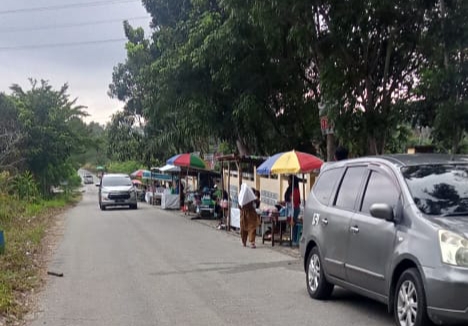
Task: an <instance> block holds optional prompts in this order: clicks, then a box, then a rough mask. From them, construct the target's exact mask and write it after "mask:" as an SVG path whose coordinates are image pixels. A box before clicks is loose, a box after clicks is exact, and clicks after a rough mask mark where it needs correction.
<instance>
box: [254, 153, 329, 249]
mask: <svg viewBox="0 0 468 326" xmlns="http://www.w3.org/2000/svg"><path fill="white" fill-rule="evenodd" d="M322 164H323V161H322V160H321V159H319V158H318V157H316V156H314V155H311V154H307V153H302V152H297V151H294V150H293V151H290V152H281V153H278V154H275V155H273V156H271V157H270V158H269V159H268V160H266V161H265V162H264V163H263V164H262V165H260V166H259V167H258V169H257V173H258V174H259V175H270V174H277V175H284V174H290V175H292V185H291V187H292V189H294V188H295V187H296V186H295V185H296V181H297V179H295V178H297V176H296V175H297V174H302V177H303V181H304V179H305V174H306V173H311V172H313V171H314V170H317V169H319V168H320V167H321V166H322ZM302 184H303V194H304V195H305V182H303V183H302ZM293 203H294V191H292V198H291V205H292V206H291V207H289V206H285V207H282V209H279V210H277V212H270V213H265V214H262V230H264V228H265V225H264V224H265V223H270V224H271V225H272V228H271V230H272V234H271V241H272V245H274V242H275V239H274V237H275V233H276V231H277V226H279V230H278V231H279V236H280V239H279V240H280V242H282V241H283V235H284V234H286V233H287V231H285V228H286V227H289V240H288V241H289V244H290V246H292V243H293V241H297V239H293V227H296V228H297V229H299V228H300V227H301V226H302V225H299V221H294V220H293V212H294V210H295V208H294V207H293V206H294V205H293ZM302 204H303V207H305V200H303V203H302ZM281 222H286V223H281ZM262 237H263V240H265V234H263V235H262Z"/></svg>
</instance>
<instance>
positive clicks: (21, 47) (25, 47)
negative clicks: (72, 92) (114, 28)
mask: <svg viewBox="0 0 468 326" xmlns="http://www.w3.org/2000/svg"><path fill="white" fill-rule="evenodd" d="M123 41H128V40H127V39H126V38H117V39H106V40H96V41H83V42H68V43H49V44H36V45H18V46H4V47H0V52H2V51H16V50H28V49H50V48H61V47H73V46H79V45H94V44H97V45H99V44H106V43H117V42H123Z"/></svg>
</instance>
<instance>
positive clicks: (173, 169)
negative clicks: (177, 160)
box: [158, 164, 180, 172]
mask: <svg viewBox="0 0 468 326" xmlns="http://www.w3.org/2000/svg"><path fill="white" fill-rule="evenodd" d="M158 170H159V171H161V172H180V167H179V166H175V165H172V164H166V165H164V166H163V167H160V168H158Z"/></svg>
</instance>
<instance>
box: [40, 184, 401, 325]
mask: <svg viewBox="0 0 468 326" xmlns="http://www.w3.org/2000/svg"><path fill="white" fill-rule="evenodd" d="M85 189H86V192H85V194H84V199H83V201H82V202H81V203H80V204H79V205H78V206H77V207H75V208H73V209H71V210H70V211H69V212H68V213H67V214H66V216H65V219H66V222H65V234H64V237H63V241H62V242H61V244H60V245H59V247H58V248H57V251H56V253H55V255H54V258H53V260H52V262H51V263H50V266H49V269H50V270H54V271H57V272H63V273H64V277H62V278H59V277H54V276H49V279H48V283H47V285H46V289H45V290H44V292H43V293H42V294H41V296H40V305H39V312H38V314H37V315H36V319H35V320H34V321H32V322H31V323H32V325H33V326H39V325H41V326H43V325H49V326H58V325H60V326H61V325H67V326H70V325H99V326H101V325H112V326H118V325H122V326H129V325H135V326H143V325H171V326H173V325H200V326H207V325H217V326H218V325H243V326H244V325H250V326H252V325H304V324H308V325H323V326H326V325H359V326H365V325H393V321H392V318H391V316H390V315H388V314H387V313H386V308H385V307H384V306H383V305H381V304H378V303H375V302H373V301H370V300H367V299H365V298H362V297H359V296H357V295H354V294H352V293H350V292H348V291H344V290H341V289H337V290H335V292H334V296H333V298H332V300H330V301H328V302H319V301H314V300H312V299H310V297H309V296H308V294H307V290H306V287H305V274H304V272H303V269H302V265H301V263H300V261H299V260H298V259H296V258H293V257H291V256H288V255H285V254H282V253H280V252H278V251H274V250H272V249H271V248H268V246H262V245H259V247H258V248H257V249H250V248H244V247H243V246H242V245H241V242H240V240H239V239H238V238H237V237H234V236H232V235H229V234H226V233H225V232H224V231H218V230H215V229H213V228H210V227H207V226H206V225H202V224H200V223H199V222H197V221H191V220H189V219H187V218H185V217H184V216H181V215H180V214H179V213H174V212H167V211H162V210H160V209H158V208H154V207H150V206H148V205H146V204H141V205H140V206H139V209H138V210H136V211H135V210H128V209H116V210H108V211H104V212H101V211H100V210H99V208H98V205H97V190H96V187H95V186H94V185H88V186H86V188H85Z"/></svg>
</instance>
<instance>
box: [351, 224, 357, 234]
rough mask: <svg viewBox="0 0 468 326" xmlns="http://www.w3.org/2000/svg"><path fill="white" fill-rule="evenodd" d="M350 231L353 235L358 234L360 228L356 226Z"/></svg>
mask: <svg viewBox="0 0 468 326" xmlns="http://www.w3.org/2000/svg"><path fill="white" fill-rule="evenodd" d="M349 231H351V233H354V234H358V233H359V228H358V227H357V226H356V225H355V226H352V227H350V228H349Z"/></svg>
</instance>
